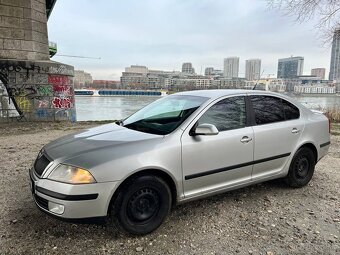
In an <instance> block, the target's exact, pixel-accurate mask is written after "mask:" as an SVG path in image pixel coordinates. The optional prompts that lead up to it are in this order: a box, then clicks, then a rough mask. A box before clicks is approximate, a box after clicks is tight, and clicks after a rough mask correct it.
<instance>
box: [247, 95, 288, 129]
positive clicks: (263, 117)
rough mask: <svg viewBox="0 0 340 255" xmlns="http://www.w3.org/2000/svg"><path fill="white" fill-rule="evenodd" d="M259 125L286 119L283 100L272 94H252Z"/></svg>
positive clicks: (256, 119) (256, 120)
mask: <svg viewBox="0 0 340 255" xmlns="http://www.w3.org/2000/svg"><path fill="white" fill-rule="evenodd" d="M250 98H251V102H252V105H253V109H254V113H255V122H256V124H257V125H262V124H269V123H274V122H279V121H284V120H285V116H284V110H283V106H282V100H281V98H278V97H272V96H251V97H250Z"/></svg>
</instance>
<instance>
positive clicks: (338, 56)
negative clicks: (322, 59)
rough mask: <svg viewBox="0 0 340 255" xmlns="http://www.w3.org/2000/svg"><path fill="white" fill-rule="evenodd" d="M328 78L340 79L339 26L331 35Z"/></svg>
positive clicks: (332, 79)
mask: <svg viewBox="0 0 340 255" xmlns="http://www.w3.org/2000/svg"><path fill="white" fill-rule="evenodd" d="M329 80H331V81H337V82H339V81H340V28H338V29H336V30H335V32H334V35H333V43H332V55H331V67H330V70H329Z"/></svg>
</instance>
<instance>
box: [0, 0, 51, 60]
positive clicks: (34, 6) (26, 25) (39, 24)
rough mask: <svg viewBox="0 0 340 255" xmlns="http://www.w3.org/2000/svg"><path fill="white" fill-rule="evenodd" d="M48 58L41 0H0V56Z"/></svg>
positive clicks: (30, 58) (43, 0)
mask: <svg viewBox="0 0 340 255" xmlns="http://www.w3.org/2000/svg"><path fill="white" fill-rule="evenodd" d="M1 58H2V59H20V60H49V50H48V35H47V17H46V3H45V0H0V59H1Z"/></svg>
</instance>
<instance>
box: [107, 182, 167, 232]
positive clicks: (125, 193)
mask: <svg viewBox="0 0 340 255" xmlns="http://www.w3.org/2000/svg"><path fill="white" fill-rule="evenodd" d="M171 199H172V198H171V191H170V188H169V186H168V185H167V183H166V182H165V181H164V180H162V179H161V178H159V177H157V176H140V177H137V178H135V179H132V180H130V181H128V182H127V183H126V184H125V185H124V186H123V187H122V188H121V189H120V191H119V193H118V196H117V197H116V200H115V202H114V205H113V213H114V215H113V217H114V218H115V220H116V222H117V223H118V226H119V227H120V228H122V229H123V230H125V231H127V232H129V233H130V234H134V235H144V234H148V233H150V232H152V231H154V230H156V229H157V228H158V227H159V226H160V225H161V224H162V222H163V221H164V219H165V218H166V216H167V215H168V213H169V211H170V208H171Z"/></svg>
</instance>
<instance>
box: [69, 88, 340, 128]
mask: <svg viewBox="0 0 340 255" xmlns="http://www.w3.org/2000/svg"><path fill="white" fill-rule="evenodd" d="M290 96H292V97H295V98H296V99H297V100H298V101H300V102H301V103H302V104H304V105H306V106H307V107H308V108H312V109H320V108H333V107H337V108H340V96H335V95H326V96H325V95H312V96H295V95H293V94H292V95H290ZM159 98H160V97H152V96H144V97H143V96H141V97H134V96H126V97H115V96H113V97H104V96H76V99H75V101H76V109H77V120H78V121H88V120H117V119H123V118H126V117H128V116H129V115H131V114H132V113H134V112H136V111H137V110H139V109H140V108H142V107H143V106H145V105H147V104H149V103H151V102H153V101H154V100H156V99H159Z"/></svg>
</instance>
